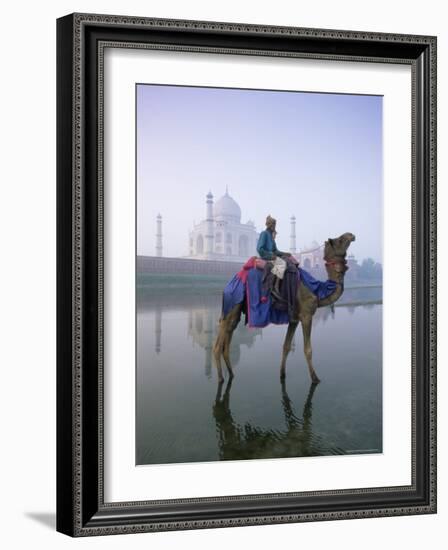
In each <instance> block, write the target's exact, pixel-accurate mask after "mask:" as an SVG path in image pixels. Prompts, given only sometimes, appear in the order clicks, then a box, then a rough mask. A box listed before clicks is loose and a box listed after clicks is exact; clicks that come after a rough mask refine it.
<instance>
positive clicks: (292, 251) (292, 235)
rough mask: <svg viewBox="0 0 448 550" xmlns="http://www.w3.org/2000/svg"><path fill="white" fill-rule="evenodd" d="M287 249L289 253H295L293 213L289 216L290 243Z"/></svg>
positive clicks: (294, 218) (294, 220)
mask: <svg viewBox="0 0 448 550" xmlns="http://www.w3.org/2000/svg"><path fill="white" fill-rule="evenodd" d="M289 251H290V252H291V254H295V253H296V252H297V250H296V217H295V216H294V215H293V216H291V236H290V243H289Z"/></svg>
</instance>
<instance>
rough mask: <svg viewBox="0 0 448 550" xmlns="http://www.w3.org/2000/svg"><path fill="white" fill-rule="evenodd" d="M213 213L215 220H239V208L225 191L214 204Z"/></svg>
mask: <svg viewBox="0 0 448 550" xmlns="http://www.w3.org/2000/svg"><path fill="white" fill-rule="evenodd" d="M213 215H214V217H215V219H216V220H217V221H221V220H223V221H232V222H236V223H240V222H241V208H240V207H239V204H238V203H237V202H236V201H235V200H234V199H232V197H231V196H230V195H229V193H228V192H227V191H226V194H225V195H224V196H222V197H221V198H220V199H219V200H217V201H216V203H215V204H214V208H213Z"/></svg>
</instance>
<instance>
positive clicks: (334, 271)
mask: <svg viewBox="0 0 448 550" xmlns="http://www.w3.org/2000/svg"><path fill="white" fill-rule="evenodd" d="M340 267H341V264H339V263H330V264H328V263H327V265H326V268H327V275H328V279H329V280H330V281H334V282H335V283H336V288H335V289H334V291H333V292H332V293H331V294H330V295H329V296H327V297H326V298H324V299H323V300H319V307H324V306H330V305H331V304H334V303H335V302H337V301H338V300H339V298H340V297H341V296H342V293H343V292H344V273H345V268H344V269H342V270H340ZM344 267H345V264H344Z"/></svg>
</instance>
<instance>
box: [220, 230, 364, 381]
mask: <svg viewBox="0 0 448 550" xmlns="http://www.w3.org/2000/svg"><path fill="white" fill-rule="evenodd" d="M354 240H355V235H353V233H344V234H342V235H341V236H340V237H338V238H335V239H328V240H327V241H325V244H324V261H325V267H326V270H327V274H328V279H329V280H331V281H334V282H335V283H336V287H335V290H334V291H333V293H332V294H330V295H329V296H327V297H326V298H325V299H322V300H319V299H318V298H317V296H315V294H313V293H312V292H311V291H310V290H309V289H308V288H307V287H306V286H305V285H304V284H299V285H298V287H297V295H296V303H295V309H294V313H295V314H294V318H291V319H290V320H289V323H288V330H287V332H286V337H285V341H284V343H283V353H282V358H281V363H280V378H281V379H282V380H283V379H285V377H286V359H287V357H288V354H289V352H290V350H291V344H292V341H293V338H294V334H295V331H296V329H297V326H298V324H299V323H301V324H302V332H303V347H304V353H305V358H306V362H307V364H308V371H309V374H310V377H311V382H312V383H313V384H318V383H319V382H320V380H319V377H318V376H317V374H316V371H315V369H314V367H313V360H312V355H313V352H312V347H311V327H312V322H313V315H314V314H315V313H316V310H317V308H319V307H324V306H328V305H331V304H334V303H335V302H336V301H337V300H339V298H340V297H341V296H342V293H343V292H344V275H345V272H346V271H347V269H348V268H347V261H346V255H347V250H348V247H349V246H350V244H351V243H352V242H353V241H354ZM242 309H243V304H242V303H240V304H236V305H235V306H234V307H233V308H232V309H231V311H230V312H229V313H228V314H227V315H226V316H222V317H221V319H220V320H219V328H218V335H217V337H216V341H215V343H214V345H213V355H214V358H215V361H216V367H217V371H218V381H219V382H222V381H223V380H224V376H223V370H222V365H221V357H223V358H224V362H225V364H226V367H227V371H228V375H229V378H233V376H234V373H233V368H232V364H231V362H230V353H229V351H230V343H231V341H232V335H233V332H234V331H235V329H236V327H237V326H238V323H239V322H240V319H241V312H242Z"/></svg>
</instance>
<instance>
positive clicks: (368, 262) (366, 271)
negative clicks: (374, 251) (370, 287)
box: [358, 258, 383, 281]
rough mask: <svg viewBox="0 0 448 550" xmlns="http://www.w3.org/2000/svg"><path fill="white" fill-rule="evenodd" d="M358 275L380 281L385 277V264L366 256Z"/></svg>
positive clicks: (361, 277)
mask: <svg viewBox="0 0 448 550" xmlns="http://www.w3.org/2000/svg"><path fill="white" fill-rule="evenodd" d="M358 277H359V278H360V279H366V280H369V281H373V280H375V281H378V280H380V279H382V277H383V266H382V265H381V264H380V263H378V262H375V260H373V259H372V258H365V259H364V260H363V261H362V263H361V264H360V265H359V267H358Z"/></svg>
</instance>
